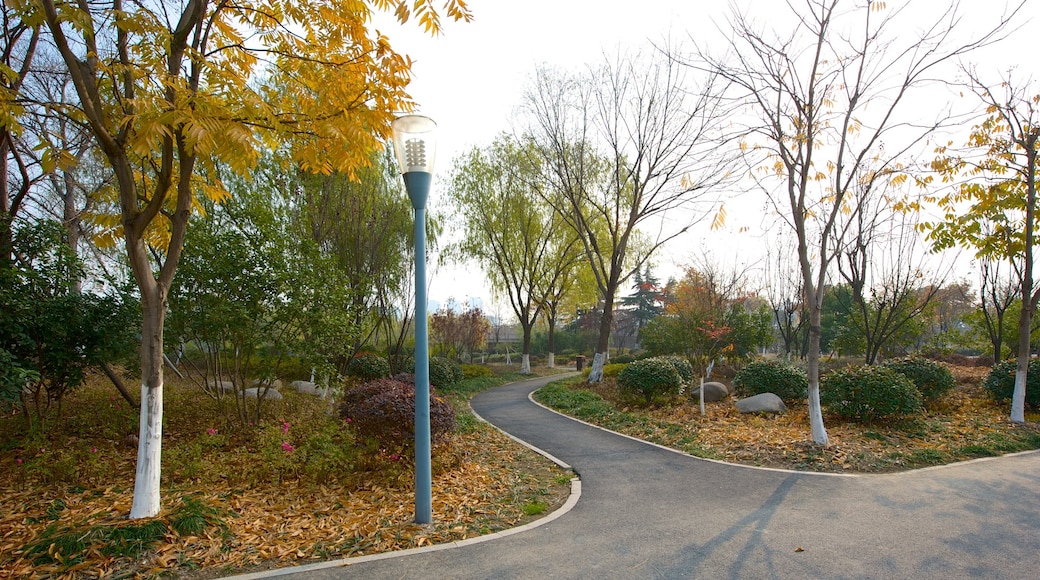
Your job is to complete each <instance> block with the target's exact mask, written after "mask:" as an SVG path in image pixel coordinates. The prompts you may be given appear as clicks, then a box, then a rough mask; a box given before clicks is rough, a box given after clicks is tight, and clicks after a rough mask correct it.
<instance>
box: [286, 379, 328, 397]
mask: <svg viewBox="0 0 1040 580" xmlns="http://www.w3.org/2000/svg"><path fill="white" fill-rule="evenodd" d="M289 386H290V387H292V388H293V389H295V390H296V392H297V393H303V394H304V395H319V396H320V395H323V394H325V389H322V388H321V387H319V386H318V385H316V384H314V383H312V382H310V381H293V382H291V383H289Z"/></svg>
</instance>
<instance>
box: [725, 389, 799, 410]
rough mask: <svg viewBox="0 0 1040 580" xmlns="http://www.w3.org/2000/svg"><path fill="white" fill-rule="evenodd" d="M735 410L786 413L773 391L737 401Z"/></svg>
mask: <svg viewBox="0 0 1040 580" xmlns="http://www.w3.org/2000/svg"><path fill="white" fill-rule="evenodd" d="M705 392H707V391H705ZM737 410H738V411H740V412H741V413H786V412H787V406H786V405H784V402H783V400H781V399H780V397H778V396H776V395H774V394H773V393H761V394H759V395H755V396H753V397H748V398H746V399H741V400H739V401H737Z"/></svg>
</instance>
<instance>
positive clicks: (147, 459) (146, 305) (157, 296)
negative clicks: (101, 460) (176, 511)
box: [130, 280, 166, 519]
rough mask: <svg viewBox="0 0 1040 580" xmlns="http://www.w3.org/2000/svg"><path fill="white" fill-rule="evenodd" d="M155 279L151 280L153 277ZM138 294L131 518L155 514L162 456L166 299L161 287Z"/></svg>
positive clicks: (157, 508) (156, 286)
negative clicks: (137, 408) (137, 424)
mask: <svg viewBox="0 0 1040 580" xmlns="http://www.w3.org/2000/svg"><path fill="white" fill-rule="evenodd" d="M153 282H154V280H153ZM149 290H151V292H148V293H144V292H143V291H142V295H141V306H142V308H143V313H142V322H141V423H140V434H139V436H138V437H139V438H138V444H137V473H136V477H135V480H134V502H133V506H132V507H131V508H130V519H137V518H148V517H153V516H155V515H158V513H159V509H160V499H159V478H160V464H161V458H162V415H163V359H162V353H163V351H162V342H163V336H162V333H163V321H164V319H165V316H166V301H165V299H164V298H165V297H164V296H163V295H162V292H161V287H160V286H159V285H157V284H155V285H152V287H151V288H149Z"/></svg>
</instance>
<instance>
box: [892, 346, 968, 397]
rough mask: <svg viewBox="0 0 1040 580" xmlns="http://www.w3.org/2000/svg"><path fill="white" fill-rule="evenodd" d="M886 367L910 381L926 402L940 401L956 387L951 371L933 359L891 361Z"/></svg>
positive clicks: (905, 358) (916, 357)
mask: <svg viewBox="0 0 1040 580" xmlns="http://www.w3.org/2000/svg"><path fill="white" fill-rule="evenodd" d="M884 366H886V367H888V368H890V369H892V370H894V371H896V372H897V373H899V374H901V375H903V376H904V377H906V378H908V379H910V381H911V382H912V383H914V386H915V387H917V390H918V391H920V392H921V396H922V397H924V400H925V401H934V400H936V399H938V398H939V397H941V396H943V395H945V394H946V393H948V392H949V391H951V390H953V387H954V386H955V385H956V382H955V381H954V380H953V374H952V373H950V369H948V368H946V367H945V366H943V365H942V364H939V363H937V362H935V361H934V360H931V359H927V358H923V357H919V356H908V357H904V358H899V359H895V360H890V361H888V362H886V363H885V364H884Z"/></svg>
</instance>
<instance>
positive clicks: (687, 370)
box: [655, 355, 693, 384]
mask: <svg viewBox="0 0 1040 580" xmlns="http://www.w3.org/2000/svg"><path fill="white" fill-rule="evenodd" d="M655 358H659V359H662V360H664V361H665V362H667V363H668V364H670V365H672V368H674V369H675V372H677V373H679V378H680V379H682V382H683V384H689V383H691V382H693V365H692V364H690V361H689V360H687V359H686V357H682V356H677V355H666V356H659V357H655Z"/></svg>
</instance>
